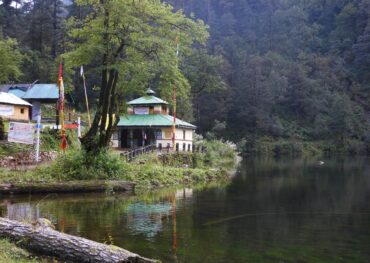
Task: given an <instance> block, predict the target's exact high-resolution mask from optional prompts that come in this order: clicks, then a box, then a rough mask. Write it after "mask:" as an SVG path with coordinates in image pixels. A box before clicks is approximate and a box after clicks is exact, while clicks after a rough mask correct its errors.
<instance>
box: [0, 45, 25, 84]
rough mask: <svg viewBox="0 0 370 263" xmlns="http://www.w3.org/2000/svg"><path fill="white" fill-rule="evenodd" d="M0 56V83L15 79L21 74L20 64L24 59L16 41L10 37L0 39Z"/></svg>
mask: <svg viewBox="0 0 370 263" xmlns="http://www.w3.org/2000/svg"><path fill="white" fill-rule="evenodd" d="M0 57H1V63H0V83H5V82H7V81H9V80H13V81H14V80H17V79H18V78H19V77H20V76H21V75H22V72H21V70H20V66H21V63H22V61H23V59H24V56H23V55H22V54H21V52H20V50H19V46H18V42H17V41H16V40H15V39H10V38H8V39H5V40H1V39H0Z"/></svg>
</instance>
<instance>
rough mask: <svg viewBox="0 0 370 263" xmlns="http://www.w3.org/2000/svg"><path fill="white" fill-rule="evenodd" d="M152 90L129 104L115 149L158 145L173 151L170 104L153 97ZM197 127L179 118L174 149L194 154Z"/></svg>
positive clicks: (118, 132) (116, 133)
mask: <svg viewBox="0 0 370 263" xmlns="http://www.w3.org/2000/svg"><path fill="white" fill-rule="evenodd" d="M154 95H155V92H154V91H153V90H151V89H148V90H147V91H146V95H145V96H143V97H140V98H138V99H135V100H133V101H130V102H128V103H127V105H128V107H127V115H125V116H121V117H120V121H119V123H118V125H117V131H116V132H115V133H114V134H113V138H112V142H113V147H115V148H122V149H131V148H138V147H143V146H149V145H156V146H157V148H159V149H165V148H173V138H172V137H173V135H172V127H173V123H174V118H173V116H171V115H169V104H168V103H167V102H166V101H164V100H162V99H160V98H157V97H155V96H154ZM195 129H196V126H194V125H192V124H190V123H188V122H185V121H182V120H180V119H178V118H176V136H175V149H177V150H179V151H191V150H192V147H193V133H194V131H195Z"/></svg>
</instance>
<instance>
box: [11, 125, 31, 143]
mask: <svg viewBox="0 0 370 263" xmlns="http://www.w3.org/2000/svg"><path fill="white" fill-rule="evenodd" d="M34 128H35V127H34V125H33V124H28V123H21V122H9V133H8V141H9V142H17V143H24V144H33V143H34V135H35V130H34Z"/></svg>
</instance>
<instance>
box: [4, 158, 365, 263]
mask: <svg viewBox="0 0 370 263" xmlns="http://www.w3.org/2000/svg"><path fill="white" fill-rule="evenodd" d="M322 161H323V162H324V164H322V163H320V162H319V160H313V159H271V158H260V159H248V160H245V161H244V162H243V164H242V165H241V166H240V169H239V173H238V174H237V175H236V176H235V177H234V178H233V179H232V181H231V182H229V183H212V184H209V185H199V186H195V187H192V188H189V187H182V188H181V187H180V188H177V189H162V190H159V191H155V192H147V193H140V194H137V195H136V196H130V195H127V194H116V195H107V194H84V195H62V194H59V195H54V194H51V195H34V196H18V197H2V198H1V197H0V215H1V216H7V217H9V218H11V219H18V220H31V219H34V218H36V217H46V218H49V219H50V220H51V221H52V222H54V223H55V224H56V227H57V229H58V230H60V231H63V232H66V233H70V234H73V235H78V236H83V237H86V238H89V239H93V240H96V241H99V242H105V243H107V244H114V245H117V246H121V247H124V248H125V249H128V250H130V251H132V252H135V253H138V254H140V255H142V256H145V257H150V258H156V259H160V260H162V261H163V262H213V263H214V262H278V263H283V262H302V263H303V262H315V263H318V262H356V263H358V262H369V258H370V159H369V158H366V157H363V158H360V157H359V158H345V157H341V158H331V159H324V160H322Z"/></svg>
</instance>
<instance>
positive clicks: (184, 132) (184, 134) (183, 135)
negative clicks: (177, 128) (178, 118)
mask: <svg viewBox="0 0 370 263" xmlns="http://www.w3.org/2000/svg"><path fill="white" fill-rule="evenodd" d="M182 138H183V140H185V139H186V131H185V130H183V131H182Z"/></svg>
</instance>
